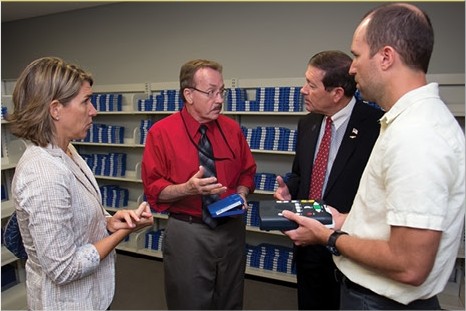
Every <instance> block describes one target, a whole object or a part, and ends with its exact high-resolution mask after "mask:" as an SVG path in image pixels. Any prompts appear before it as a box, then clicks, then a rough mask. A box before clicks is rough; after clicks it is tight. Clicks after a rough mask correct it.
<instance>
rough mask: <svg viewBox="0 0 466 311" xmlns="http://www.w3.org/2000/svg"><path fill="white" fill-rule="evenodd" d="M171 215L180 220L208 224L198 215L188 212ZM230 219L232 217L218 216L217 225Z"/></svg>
mask: <svg viewBox="0 0 466 311" xmlns="http://www.w3.org/2000/svg"><path fill="white" fill-rule="evenodd" d="M170 217H173V218H175V219H178V220H181V221H184V222H189V223H190V224H192V223H194V224H202V225H207V224H206V223H205V222H204V221H203V220H202V218H200V217H196V216H191V215H188V214H179V213H170ZM230 219H231V217H221V218H217V219H216V221H217V225H218V226H220V225H223V224H226V223H227V222H228V221H229V220H230Z"/></svg>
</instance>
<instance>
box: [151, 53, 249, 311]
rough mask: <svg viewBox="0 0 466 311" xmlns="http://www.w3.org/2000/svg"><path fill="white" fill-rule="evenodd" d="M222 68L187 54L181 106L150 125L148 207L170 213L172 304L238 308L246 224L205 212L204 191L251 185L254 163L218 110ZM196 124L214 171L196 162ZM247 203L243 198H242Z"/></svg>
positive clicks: (167, 266) (168, 286) (167, 242)
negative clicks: (209, 220)
mask: <svg viewBox="0 0 466 311" xmlns="http://www.w3.org/2000/svg"><path fill="white" fill-rule="evenodd" d="M224 87H225V86H224V83H223V77H222V66H221V65H220V64H218V63H216V62H213V61H208V60H199V59H198V60H192V61H189V62H187V63H186V64H184V65H183V66H182V67H181V71H180V95H181V96H182V98H183V101H184V107H183V109H182V110H181V111H180V112H177V113H174V114H172V115H170V116H168V117H166V118H164V119H162V120H160V121H158V122H157V123H155V124H154V125H153V126H152V127H151V129H150V130H149V133H148V136H147V140H146V146H145V150H144V154H143V159H142V180H143V183H144V192H145V194H146V197H147V200H148V202H149V204H150V205H151V208H153V209H154V210H156V211H158V212H163V211H168V212H169V213H170V217H169V218H168V222H167V226H166V228H165V238H164V241H163V256H164V260H163V262H164V273H165V277H164V279H165V297H166V300H167V306H168V308H169V309H204V310H208V309H242V306H243V287H244V271H245V265H246V256H245V223H244V221H243V217H242V215H239V216H236V217H235V216H231V217H225V218H222V219H220V220H218V221H217V222H218V223H217V225H216V226H213V227H212V226H208V225H207V224H206V223H205V222H204V221H203V218H202V212H203V206H202V205H203V203H202V197H203V196H206V195H217V196H218V197H219V198H224V197H226V196H228V195H231V194H235V193H238V194H240V195H241V196H242V197H243V199H244V201H245V202H246V196H247V195H248V194H249V193H250V192H252V191H254V188H255V186H254V175H255V173H256V163H255V161H254V158H253V156H252V154H251V151H250V149H249V146H248V144H247V141H246V139H245V137H244V135H243V133H242V131H241V128H240V126H239V124H238V123H237V122H236V121H234V120H233V119H231V118H228V117H226V116H223V115H221V110H222V105H223V102H224V95H225V88H224ZM201 125H205V126H206V127H207V131H206V134H207V138H208V140H209V141H210V143H211V145H212V150H213V156H210V158H211V159H212V160H214V162H215V171H216V174H215V176H212V177H205V172H206V168H205V167H203V166H200V165H199V153H200V147H199V146H198V143H199V140H200V138H201V133H200V132H199V130H200V128H201ZM245 206H247V204H245Z"/></svg>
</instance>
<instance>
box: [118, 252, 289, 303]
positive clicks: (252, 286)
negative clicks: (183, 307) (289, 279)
mask: <svg viewBox="0 0 466 311" xmlns="http://www.w3.org/2000/svg"><path fill="white" fill-rule="evenodd" d="M117 256H118V257H117V263H116V291H115V298H114V300H113V303H112V305H111V306H110V309H111V310H166V309H167V306H166V304H165V298H164V288H163V264H162V261H161V260H160V259H156V258H152V257H147V256H143V255H137V254H132V253H126V252H121V251H118V255H117ZM243 307H244V309H245V310H297V301H296V288H295V286H294V285H293V284H291V283H281V282H274V281H271V282H269V281H268V280H266V279H259V278H255V277H254V278H250V277H247V278H246V281H245V288H244V306H243Z"/></svg>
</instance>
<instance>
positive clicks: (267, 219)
mask: <svg viewBox="0 0 466 311" xmlns="http://www.w3.org/2000/svg"><path fill="white" fill-rule="evenodd" d="M284 210H288V211H291V212H293V213H296V214H298V215H301V216H306V217H310V218H313V219H315V220H318V221H320V222H321V223H322V224H324V225H325V226H327V227H329V228H333V226H334V221H333V217H332V213H331V211H330V209H329V208H328V207H327V206H326V205H325V204H323V203H322V202H318V201H315V200H291V201H273V200H268V201H260V202H259V218H260V226H259V228H260V229H261V230H265V231H269V230H281V231H286V230H292V229H296V228H298V224H297V223H296V222H294V221H291V220H289V219H287V218H285V217H284V216H283V214H282V212H283V211H284Z"/></svg>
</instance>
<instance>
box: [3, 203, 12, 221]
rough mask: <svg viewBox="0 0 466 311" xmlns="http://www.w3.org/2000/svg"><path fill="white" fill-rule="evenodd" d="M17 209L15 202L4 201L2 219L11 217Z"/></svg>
mask: <svg viewBox="0 0 466 311" xmlns="http://www.w3.org/2000/svg"><path fill="white" fill-rule="evenodd" d="M14 210H15V207H14V205H13V201H11V200H8V201H2V219H4V218H8V217H10V215H11V214H13V212H14Z"/></svg>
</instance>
